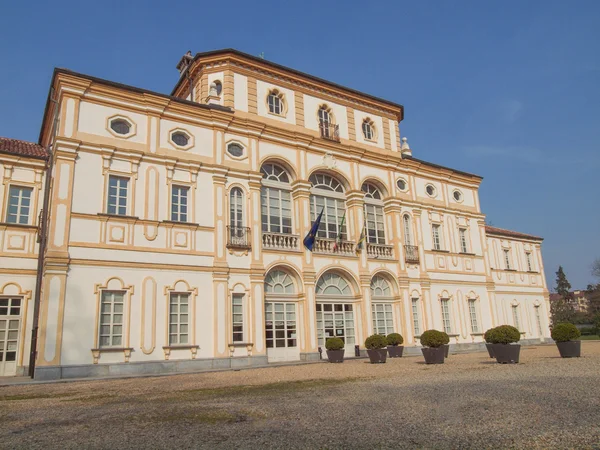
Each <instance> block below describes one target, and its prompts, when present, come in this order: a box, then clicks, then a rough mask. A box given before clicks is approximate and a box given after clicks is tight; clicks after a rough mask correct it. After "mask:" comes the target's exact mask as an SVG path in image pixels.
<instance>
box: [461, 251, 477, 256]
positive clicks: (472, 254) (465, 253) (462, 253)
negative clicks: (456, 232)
mask: <svg viewBox="0 0 600 450" xmlns="http://www.w3.org/2000/svg"><path fill="white" fill-rule="evenodd" d="M460 254H461V255H466V256H477V254H475V253H469V252H460Z"/></svg>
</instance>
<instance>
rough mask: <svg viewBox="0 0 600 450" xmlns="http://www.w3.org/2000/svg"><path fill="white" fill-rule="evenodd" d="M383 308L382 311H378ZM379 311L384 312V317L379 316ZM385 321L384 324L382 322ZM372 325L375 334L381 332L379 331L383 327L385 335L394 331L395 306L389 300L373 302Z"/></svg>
mask: <svg viewBox="0 0 600 450" xmlns="http://www.w3.org/2000/svg"><path fill="white" fill-rule="evenodd" d="M378 309H381V311H378ZM379 313H383V318H379ZM382 321H383V326H381V322H382ZM371 322H372V323H371V325H372V326H373V334H381V333H380V332H379V331H380V329H381V328H383V330H384V333H383V335H384V336H387V335H388V334H390V333H393V332H394V308H393V304H392V303H389V302H375V301H373V302H371Z"/></svg>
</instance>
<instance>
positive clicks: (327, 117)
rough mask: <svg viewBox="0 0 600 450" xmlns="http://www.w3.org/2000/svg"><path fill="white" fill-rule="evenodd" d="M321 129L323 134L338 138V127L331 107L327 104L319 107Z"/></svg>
mask: <svg viewBox="0 0 600 450" xmlns="http://www.w3.org/2000/svg"><path fill="white" fill-rule="evenodd" d="M318 116H319V129H320V130H321V136H322V137H324V138H327V139H338V137H339V133H338V127H337V126H336V125H334V123H333V115H332V114H331V109H330V108H328V107H327V105H322V106H320V107H319V111H318Z"/></svg>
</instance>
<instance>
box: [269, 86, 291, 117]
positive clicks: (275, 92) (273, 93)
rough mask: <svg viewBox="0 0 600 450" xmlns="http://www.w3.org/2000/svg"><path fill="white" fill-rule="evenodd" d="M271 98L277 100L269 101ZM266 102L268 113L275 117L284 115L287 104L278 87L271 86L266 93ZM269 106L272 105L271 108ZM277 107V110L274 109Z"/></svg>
mask: <svg viewBox="0 0 600 450" xmlns="http://www.w3.org/2000/svg"><path fill="white" fill-rule="evenodd" d="M271 99H273V100H277V102H275V101H271ZM266 103H267V112H268V113H269V114H272V115H274V116H277V117H286V115H287V104H286V101H285V95H284V94H283V92H281V91H280V90H279V89H276V88H273V89H270V90H269V92H268V93H267V99H266ZM276 103H278V104H276ZM271 107H273V108H271ZM277 108H279V112H277V111H276V109H277Z"/></svg>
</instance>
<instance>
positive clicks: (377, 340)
mask: <svg viewBox="0 0 600 450" xmlns="http://www.w3.org/2000/svg"><path fill="white" fill-rule="evenodd" d="M386 345H387V340H386V339H385V336H384V335H383V334H373V335H371V336H369V337H368V338H367V340H366V341H365V347H367V349H369V350H377V349H380V348H385V346H386Z"/></svg>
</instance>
